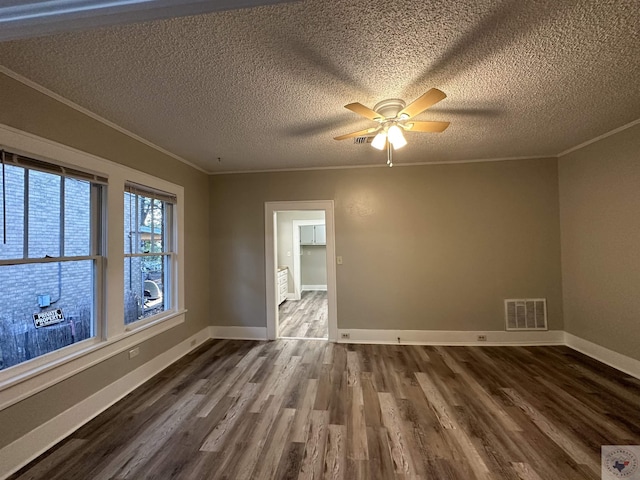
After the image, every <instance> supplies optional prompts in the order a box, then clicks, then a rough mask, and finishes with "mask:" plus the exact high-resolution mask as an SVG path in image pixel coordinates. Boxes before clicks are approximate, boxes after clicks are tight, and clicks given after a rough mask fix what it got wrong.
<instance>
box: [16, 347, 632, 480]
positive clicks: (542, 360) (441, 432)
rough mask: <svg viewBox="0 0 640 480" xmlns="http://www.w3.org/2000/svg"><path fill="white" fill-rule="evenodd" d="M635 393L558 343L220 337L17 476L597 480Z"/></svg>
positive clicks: (628, 427) (628, 438) (628, 439)
mask: <svg viewBox="0 0 640 480" xmlns="http://www.w3.org/2000/svg"><path fill="white" fill-rule="evenodd" d="M639 406H640V380H638V379H635V378H633V377H629V376H627V375H624V374H622V373H620V372H618V371H616V370H613V369H611V368H609V367H607V366H605V365H603V364H600V363H598V362H596V361H594V360H592V359H590V358H588V357H585V356H584V355H581V354H579V353H577V352H575V351H573V350H570V349H569V348H567V347H431V346H429V347H421V346H402V345H386V346H383V345H343V344H331V343H328V342H318V341H309V340H285V339H282V340H277V341H274V342H246V341H245V342H243V341H230V340H217V341H210V342H208V343H206V344H205V345H203V346H202V347H201V348H199V349H197V350H196V351H194V352H192V353H191V354H189V355H187V356H186V357H184V358H183V359H181V360H180V361H178V362H177V363H175V364H174V365H172V366H171V367H169V368H168V369H166V370H165V371H163V372H162V373H160V374H159V375H157V376H156V377H154V378H153V379H151V380H150V381H148V382H147V383H146V384H145V385H143V386H142V387H141V388H139V389H137V390H135V391H134V392H132V393H131V394H130V395H128V396H127V397H125V398H124V399H123V400H122V401H120V402H118V403H117V404H116V405H114V406H113V407H111V408H109V409H108V410H106V411H105V412H104V413H102V414H101V415H99V416H98V417H96V418H95V419H94V420H93V421H91V422H90V423H88V424H87V425H85V426H84V427H82V428H80V429H79V430H78V431H76V432H75V433H74V434H72V435H71V436H70V437H69V438H67V439H66V440H65V441H63V442H61V443H60V444H59V445H57V446H56V447H55V448H53V449H51V450H50V451H49V452H47V453H46V454H44V455H42V456H41V457H40V458H38V459H37V460H36V461H34V462H32V463H31V464H30V465H28V466H27V467H25V468H24V469H23V470H22V471H21V472H18V474H16V475H15V476H13V477H12V479H21V480H24V479H46V480H56V479H65V480H69V479H91V480H94V479H125V478H130V479H163V480H164V479H174V478H175V479H178V478H179V479H234V480H235V479H319V478H332V479H349V480H351V479H409V478H411V479H437V480H443V479H459V480H474V479H477V480H485V479H509V480H517V479H520V480H596V479H599V478H600V446H601V445H603V444H627V445H628V444H640V409H639Z"/></svg>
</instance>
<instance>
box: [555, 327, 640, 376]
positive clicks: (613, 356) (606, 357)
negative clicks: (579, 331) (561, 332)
mask: <svg viewBox="0 0 640 480" xmlns="http://www.w3.org/2000/svg"><path fill="white" fill-rule="evenodd" d="M565 344H566V345H567V346H568V347H570V348H573V349H574V350H576V351H578V352H580V353H584V354H585V355H587V356H589V357H591V358H595V359H596V360H598V361H599V362H602V363H604V364H606V365H609V366H610V367H613V368H615V369H616V370H620V371H621V372H624V373H626V374H628V375H631V376H632V377H636V378H638V379H640V360H636V359H635V358H631V357H627V356H626V355H622V354H621V353H618V352H614V351H613V350H609V349H608V348H606V347H603V346H601V345H598V344H597V343H593V342H590V341H589V340H585V339H584V338H580V337H577V336H575V335H573V334H571V333H569V332H565Z"/></svg>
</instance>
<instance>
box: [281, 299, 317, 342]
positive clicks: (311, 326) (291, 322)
mask: <svg viewBox="0 0 640 480" xmlns="http://www.w3.org/2000/svg"><path fill="white" fill-rule="evenodd" d="M328 312H329V310H328V306H327V292H326V291H325V292H321V291H306V292H302V295H301V298H300V300H287V301H285V302H284V303H282V304H281V305H280V307H279V309H278V315H279V317H280V337H284V338H325V339H328V338H329V327H328Z"/></svg>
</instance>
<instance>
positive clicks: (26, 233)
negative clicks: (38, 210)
mask: <svg viewBox="0 0 640 480" xmlns="http://www.w3.org/2000/svg"><path fill="white" fill-rule="evenodd" d="M23 190H24V202H23V203H24V211H23V212H22V213H23V221H22V232H23V235H22V237H23V239H22V240H23V246H22V258H29V169H28V168H25V169H24V189H23Z"/></svg>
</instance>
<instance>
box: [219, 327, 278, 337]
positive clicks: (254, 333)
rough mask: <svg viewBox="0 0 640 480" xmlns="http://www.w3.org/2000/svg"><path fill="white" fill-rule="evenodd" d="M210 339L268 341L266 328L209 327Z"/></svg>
mask: <svg viewBox="0 0 640 480" xmlns="http://www.w3.org/2000/svg"><path fill="white" fill-rule="evenodd" d="M209 338H228V339H232V340H266V339H267V329H266V327H209Z"/></svg>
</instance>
